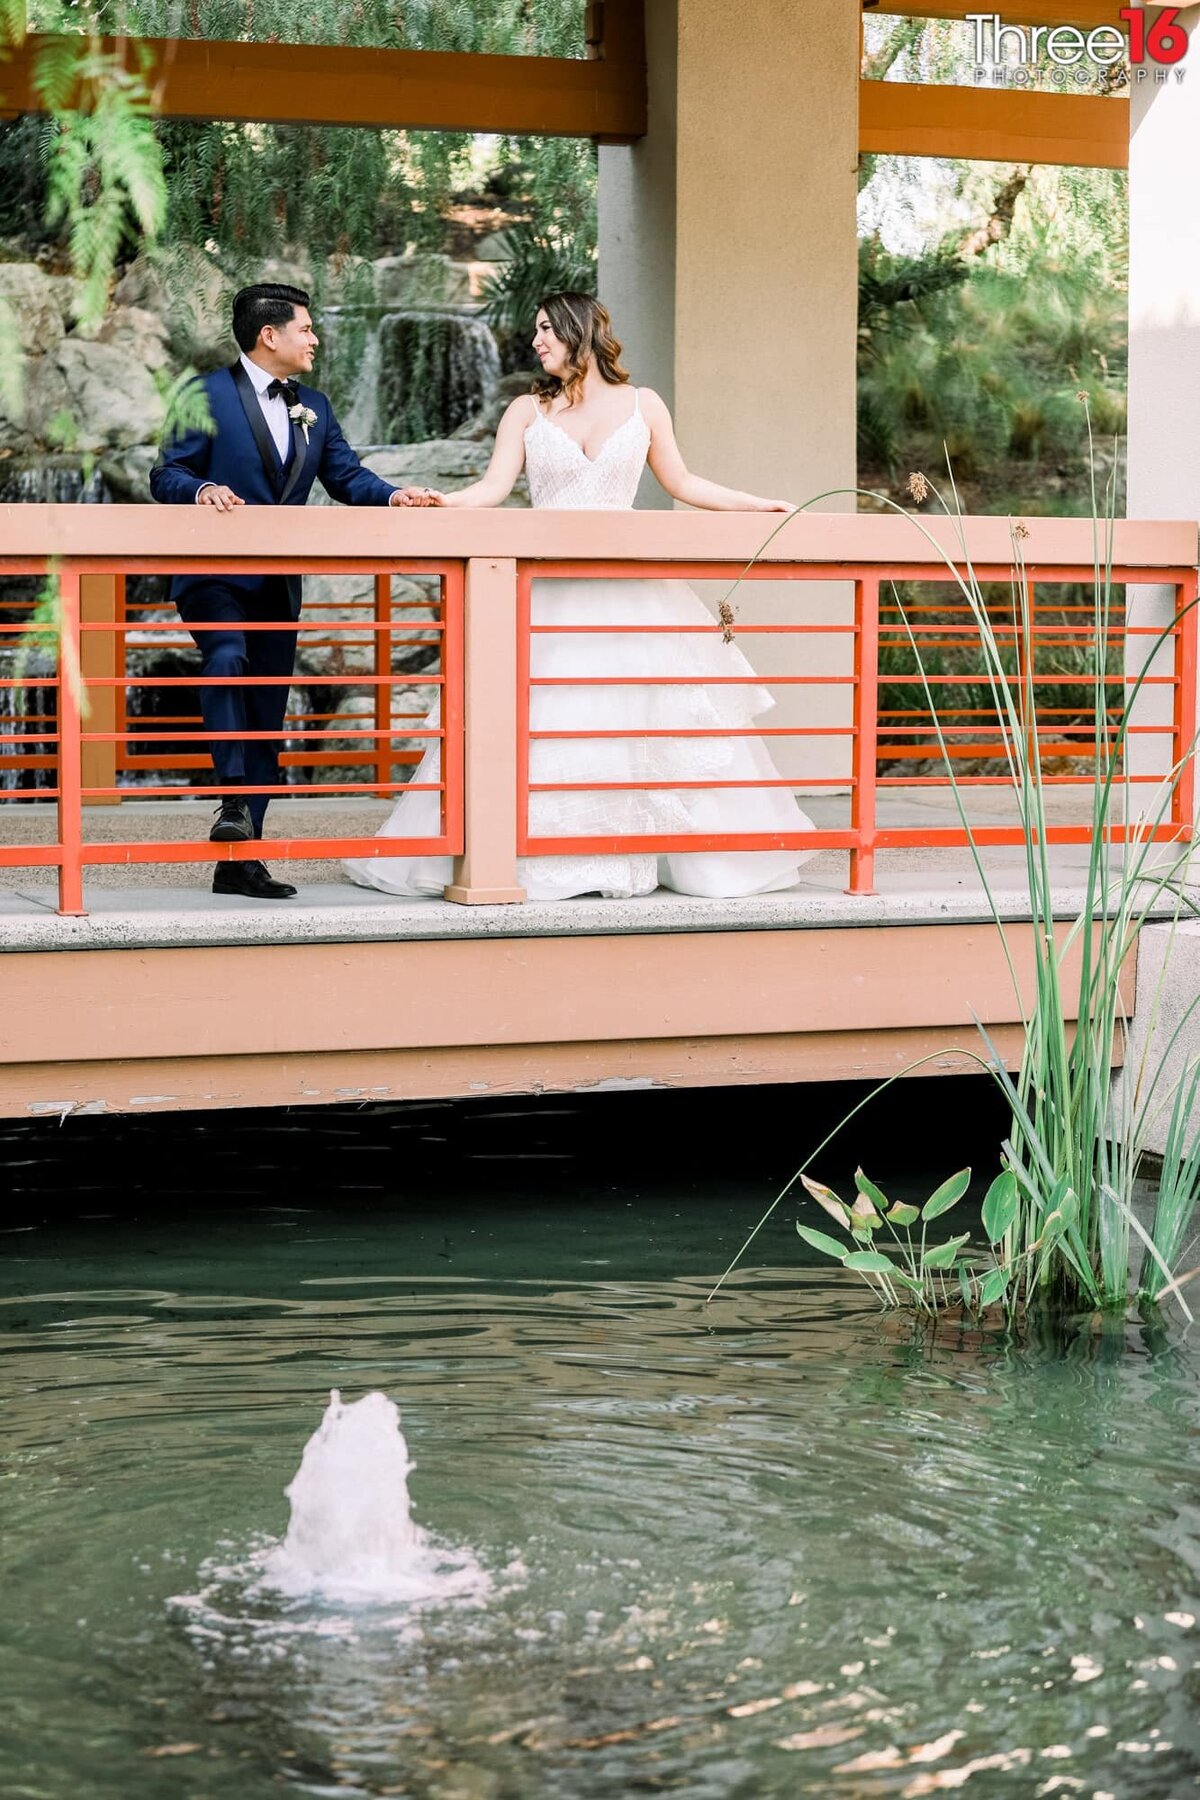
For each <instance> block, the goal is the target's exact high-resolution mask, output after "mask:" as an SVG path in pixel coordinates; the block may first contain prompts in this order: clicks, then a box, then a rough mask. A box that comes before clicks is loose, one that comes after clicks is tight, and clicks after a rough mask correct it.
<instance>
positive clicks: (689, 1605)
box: [0, 1089, 1200, 1800]
mask: <svg viewBox="0 0 1200 1800" xmlns="http://www.w3.org/2000/svg"><path fill="white" fill-rule="evenodd" d="M943 1091H944V1092H948V1091H949V1089H946V1090H943ZM639 1098H640V1099H641V1100H643V1101H644V1102H645V1104H644V1105H642V1107H641V1109H640V1111H639V1110H637V1109H634V1110H632V1111H631V1110H630V1108H629V1107H628V1106H627V1107H625V1109H624V1110H623V1111H621V1110H620V1109H618V1110H617V1111H615V1112H609V1113H604V1112H600V1113H594V1114H592V1115H591V1116H590V1119H589V1122H588V1129H587V1131H586V1132H584V1133H582V1134H581V1133H580V1132H579V1131H578V1130H576V1123H577V1115H576V1114H573V1113H572V1110H571V1108H569V1107H561V1106H560V1107H558V1108H547V1109H542V1110H541V1111H538V1110H537V1109H533V1110H531V1109H530V1108H529V1107H528V1105H526V1106H525V1107H522V1106H520V1105H517V1104H515V1103H514V1105H513V1107H512V1108H511V1109H508V1110H507V1111H506V1110H505V1109H491V1110H490V1111H489V1110H488V1109H482V1110H478V1111H477V1112H476V1113H474V1114H470V1115H464V1114H462V1113H461V1112H459V1111H456V1110H455V1109H452V1108H446V1109H437V1108H432V1109H424V1110H423V1111H422V1112H421V1113H420V1114H413V1115H408V1114H396V1115H394V1116H393V1117H392V1118H391V1119H390V1120H389V1119H388V1118H386V1117H383V1118H381V1117H379V1116H375V1117H374V1118H372V1119H371V1120H370V1121H368V1120H365V1119H364V1118H362V1117H358V1118H355V1117H353V1116H351V1117H349V1118H347V1116H346V1115H338V1116H337V1117H336V1118H334V1117H333V1116H332V1115H331V1116H327V1118H326V1119H325V1120H324V1121H314V1119H313V1116H312V1115H308V1116H307V1117H306V1118H304V1119H302V1120H292V1121H285V1120H279V1121H275V1122H273V1123H270V1124H264V1123H263V1122H262V1121H255V1120H252V1119H247V1120H243V1121H234V1122H232V1123H227V1124H226V1125H225V1126H217V1125H215V1124H211V1123H210V1124H200V1123H197V1122H195V1121H193V1122H190V1123H188V1124H186V1125H185V1126H180V1127H174V1128H173V1127H171V1125H170V1123H169V1122H165V1123H164V1122H163V1121H157V1122H152V1121H149V1120H146V1121H141V1122H140V1123H139V1125H138V1126H137V1127H136V1129H135V1128H134V1127H129V1128H127V1129H122V1130H120V1131H118V1129H117V1127H116V1125H115V1124H113V1125H110V1122H107V1121H102V1120H101V1121H87V1122H86V1125H87V1128H88V1130H87V1132H86V1133H85V1132H84V1130H83V1123H84V1122H80V1128H79V1130H75V1129H74V1127H73V1126H72V1124H71V1122H68V1123H67V1125H65V1126H64V1127H63V1128H62V1129H61V1130H59V1128H58V1127H57V1126H55V1127H52V1128H45V1129H39V1132H38V1133H36V1134H34V1135H33V1136H22V1135H21V1133H20V1132H18V1131H16V1130H13V1131H10V1132H9V1133H8V1135H7V1137H6V1138H5V1139H4V1141H3V1142H2V1143H0V1161H2V1162H3V1163H4V1168H5V1175H6V1180H7V1184H8V1186H9V1189H10V1204H9V1208H8V1219H7V1228H6V1230H5V1232H4V1235H3V1238H2V1239H0V1244H2V1247H3V1250H4V1271H3V1289H2V1291H0V1301H2V1304H0V1321H2V1325H0V1329H2V1331H3V1347H4V1350H5V1352H6V1354H5V1355H4V1357H3V1361H2V1362H0V1382H2V1394H0V1399H2V1404H3V1418H4V1421H5V1423H4V1434H3V1471H2V1473H3V1476H4V1480H3V1485H2V1488H0V1492H2V1494H3V1550H2V1555H3V1608H2V1615H0V1695H2V1696H3V1723H2V1725H0V1740H2V1742H0V1793H2V1794H3V1795H4V1796H5V1800H33V1797H37V1800H42V1797H53V1800H76V1797H80V1800H92V1797H96V1800H109V1797H110V1796H111V1797H114V1800H115V1797H116V1796H120V1797H121V1800H158V1797H160V1796H162V1797H164V1800H165V1797H167V1796H169V1797H171V1800H268V1797H269V1796H277V1795H279V1794H280V1793H281V1792H284V1793H286V1792H288V1791H292V1792H295V1793H296V1794H298V1795H314V1796H316V1795H336V1796H339V1797H343V1796H347V1795H372V1796H373V1795H405V1796H412V1797H413V1800H539V1797H542V1796H547V1797H549V1796H555V1797H558V1796H563V1797H565V1800H591V1797H592V1796H625V1795H642V1794H657V1793H664V1794H673V1795H682V1796H695V1797H697V1800H700V1797H705V1800H707V1797H710V1796H711V1797H712V1800H717V1797H721V1800H727V1797H733V1796H736V1797H738V1800H741V1797H745V1800H757V1797H759V1796H774V1795H780V1796H785V1795H786V1796H792V1795H804V1794H813V1795H821V1796H830V1797H831V1800H851V1797H853V1800H858V1797H862V1800H866V1797H868V1796H876V1795H898V1796H919V1795H925V1794H936V1793H940V1792H943V1791H946V1792H965V1793H966V1794H967V1795H968V1796H969V1800H987V1797H988V1796H992V1795H996V1796H1009V1795H1012V1796H1033V1795H1051V1794H1059V1795H1072V1794H1082V1795H1085V1796H1089V1797H1091V1800H1098V1797H1100V1796H1106V1795H1111V1796H1113V1800H1131V1797H1133V1796H1154V1797H1156V1800H1157V1797H1169V1796H1175V1795H1178V1794H1185V1793H1190V1792H1192V1791H1194V1790H1195V1789H1196V1788H1197V1787H1198V1786H1200V1717H1198V1713H1197V1705H1196V1701H1197V1694H1198V1690H1200V1679H1198V1674H1197V1646H1198V1644H1200V1632H1198V1627H1197V1623H1196V1621H1197V1619H1198V1618H1200V1481H1198V1477H1200V1381H1198V1376H1200V1350H1198V1347H1197V1344H1196V1343H1195V1342H1194V1341H1193V1340H1192V1339H1189V1338H1188V1337H1186V1336H1185V1335H1183V1333H1182V1332H1180V1331H1175V1330H1172V1331H1170V1332H1169V1333H1166V1334H1160V1335H1158V1336H1154V1335H1152V1334H1150V1333H1148V1332H1146V1331H1144V1330H1143V1329H1142V1328H1141V1327H1139V1326H1137V1325H1131V1326H1130V1327H1128V1328H1127V1329H1126V1330H1125V1331H1123V1332H1122V1331H1118V1332H1117V1333H1116V1334H1113V1333H1109V1334H1107V1335H1100V1334H1087V1335H1081V1336H1079V1337H1077V1338H1075V1339H1073V1340H1071V1341H1065V1342H1064V1341H1059V1342H1057V1343H1053V1344H1052V1343H1038V1344H1033V1345H1030V1344H1026V1345H1024V1346H1023V1347H1020V1348H1016V1347H1013V1346H1012V1345H1010V1344H1007V1343H1005V1342H1004V1341H1003V1339H1002V1338H1000V1337H998V1336H996V1335H981V1334H980V1333H979V1332H978V1331H977V1330H974V1329H970V1330H962V1329H960V1328H959V1326H958V1325H957V1323H955V1324H951V1325H943V1326H942V1327H941V1328H940V1329H939V1330H938V1332H937V1333H936V1335H933V1336H930V1335H929V1334H928V1333H919V1332H914V1330H913V1328H912V1327H911V1326H910V1325H909V1324H908V1323H906V1322H905V1321H902V1320H899V1319H896V1318H889V1317H885V1316H883V1315H881V1314H880V1313H879V1311H878V1310H877V1308H876V1306H875V1304H874V1301H873V1300H872V1298H871V1296H870V1295H869V1294H868V1293H867V1292H866V1291H865V1290H864V1289H863V1288H862V1287H861V1286H859V1285H857V1284H856V1283H854V1282H853V1281H852V1280H851V1279H850V1278H849V1277H847V1276H845V1275H844V1274H842V1273H841V1272H840V1271H837V1270H831V1269H830V1267H829V1266H828V1265H823V1266H820V1267H817V1266H814V1265H813V1262H812V1260H811V1259H810V1260H809V1261H807V1262H806V1260H805V1259H806V1256H807V1255H808V1253H806V1252H805V1251H804V1248H803V1246H802V1245H801V1243H800V1241H799V1240H798V1239H797V1238H796V1236H795V1232H794V1229H793V1222H794V1219H795V1216H796V1211H795V1208H793V1207H790V1206H789V1207H785V1208H784V1209H783V1210H782V1212H781V1215H780V1217H779V1220H778V1222H777V1224H774V1225H773V1226H772V1227H771V1228H770V1229H769V1230H768V1231H767V1232H765V1233H764V1235H763V1239H762V1240H761V1241H760V1246H759V1250H760V1254H758V1255H757V1256H756V1257H755V1258H754V1259H753V1260H752V1261H751V1262H750V1263H748V1265H747V1266H746V1268H744V1269H743V1270H742V1271H741V1272H740V1273H739V1274H738V1275H737V1276H736V1277H735V1278H734V1279H733V1280H732V1282H731V1284H730V1286H729V1287H728V1289H727V1290H726V1291H725V1292H724V1293H722V1294H721V1295H720V1296H719V1297H718V1298H717V1300H716V1301H714V1302H713V1303H712V1304H711V1305H708V1304H706V1294H707V1291H708V1289H709V1287H710V1285H711V1282H712V1279H713V1278H714V1277H715V1276H716V1275H717V1274H718V1273H719V1272H720V1270H721V1268H722V1266H723V1265H724V1263H725V1261H726V1260H727V1259H728V1257H729V1256H730V1255H731V1254H732V1252H733V1250H734V1249H735V1248H736V1247H737V1244H738V1242H739V1241H740V1239H741V1237H742V1236H743V1235H744V1233H745V1230H746V1229H747V1227H748V1225H749V1224H751V1223H752V1222H753V1220H754V1219H755V1217H756V1216H757V1214H758V1212H759V1211H761V1210H762V1203H763V1200H764V1196H765V1197H768V1198H769V1195H770V1191H771V1187H770V1178H772V1177H773V1176H775V1175H776V1174H778V1173H779V1172H781V1171H780V1170H779V1169H777V1168H776V1167H775V1164H776V1163H779V1162H781V1161H783V1162H786V1156H785V1155H784V1153H783V1149H782V1148H781V1146H782V1145H784V1144H785V1143H786V1142H790V1141H791V1140H792V1139H796V1140H797V1141H799V1139H800V1138H802V1137H804V1136H805V1130H804V1129H803V1126H804V1121H803V1120H799V1119H796V1118H794V1117H793V1118H791V1119H790V1120H785V1121H783V1122H782V1123H780V1121H778V1120H776V1121H775V1122H774V1124H773V1125H772V1132H773V1134H774V1135H773V1136H772V1135H771V1133H766V1134H765V1135H764V1132H763V1131H762V1130H760V1129H759V1127H760V1126H762V1125H763V1122H764V1118H765V1115H764V1114H763V1113H762V1111H761V1109H762V1107H763V1106H764V1105H765V1104H766V1103H765V1102H764V1101H762V1100H761V1099H760V1100H759V1101H758V1102H757V1103H756V1104H757V1105H758V1106H759V1108H760V1111H759V1113H758V1114H755V1115H753V1116H751V1115H750V1114H747V1113H745V1112H744V1111H743V1112H741V1113H739V1111H738V1109H737V1107H736V1105H726V1104H725V1102H724V1101H722V1100H721V1099H720V1098H719V1097H708V1098H706V1099H705V1100H703V1102H694V1103H693V1104H692V1106H691V1108H690V1111H689V1112H688V1113H687V1114H686V1117H685V1116H684V1115H683V1114H678V1113H677V1114H671V1112H670V1109H667V1110H666V1111H665V1112H655V1111H654V1110H653V1107H652V1102H653V1099H654V1097H653V1096H643V1097H639ZM597 1121H599V1124H598V1125H597ZM106 1129H107V1130H108V1131H109V1132H110V1134H112V1135H110V1136H109V1137H106V1136H105V1131H106ZM172 1130H175V1131H176V1132H177V1134H178V1135H176V1136H174V1137H172V1136H171V1135H170V1134H171V1132H172ZM656 1131H657V1133H658V1136H657V1138H656V1137H655V1136H654V1134H655V1132H656ZM685 1133H690V1134H691V1137H690V1140H689V1139H688V1137H687V1136H686V1135H685ZM704 1134H707V1135H708V1137H709V1139H710V1140H711V1141H712V1142H713V1143H714V1144H716V1146H717V1148H716V1149H715V1150H714V1151H711V1152H705V1153H703V1154H701V1153H699V1152H698V1151H697V1152H695V1153H691V1154H689V1150H688V1142H689V1141H691V1142H692V1143H694V1144H700V1145H702V1144H703V1143H704V1141H705V1137H704ZM739 1135H741V1136H743V1137H744V1138H745V1139H746V1141H747V1142H748V1143H751V1142H752V1143H753V1144H754V1145H755V1148H754V1149H753V1150H749V1149H748V1150H747V1151H746V1152H745V1153H744V1154H742V1153H739V1152H738V1150H737V1144H738V1139H739ZM766 1139H770V1141H769V1142H767V1141H766ZM950 1166H953V1165H952V1164H945V1163H943V1162H942V1160H941V1159H940V1158H939V1160H938V1163H937V1166H936V1168H934V1169H933V1170H932V1172H931V1175H930V1178H929V1182H928V1185H932V1184H933V1182H935V1181H936V1180H937V1179H940V1178H941V1176H942V1175H944V1174H946V1173H948V1172H949V1167H950ZM689 1169H690V1170H691V1172H690V1173H689V1172H687V1171H688V1170H689ZM631 1171H632V1172H631ZM643 1171H644V1173H643ZM782 1172H783V1173H786V1172H787V1170H786V1168H785V1169H783V1170H782ZM878 1172H879V1174H880V1175H881V1176H882V1175H883V1173H884V1172H885V1171H884V1170H883V1169H882V1168H879V1170H878ZM920 1185H921V1184H920V1182H919V1181H917V1179H916V1177H915V1176H913V1177H911V1178H909V1179H908V1180H906V1181H903V1182H899V1183H897V1184H896V1190H897V1192H901V1191H903V1192H905V1193H916V1194H918V1197H919V1190H920ZM334 1387H337V1388H340V1389H341V1390H342V1392H343V1395H344V1396H345V1397H346V1398H347V1399H354V1398H357V1397H358V1396H359V1395H360V1394H362V1393H365V1392H367V1391H368V1390H371V1389H380V1390H383V1391H384V1392H386V1393H387V1394H389V1395H390V1396H391V1397H392V1398H393V1399H395V1400H396V1401H397V1402H398V1404H399V1406H400V1409H401V1413H402V1418H403V1427H404V1431H405V1433H406V1436H407V1439H408V1444H409V1449H410V1452H411V1454H412V1456H413V1459H414V1461H415V1464H416V1468H415V1472H414V1473H413V1475H412V1477H411V1480H410V1490H411V1494H412V1499H413V1507H414V1516H415V1517H416V1519H417V1520H418V1521H419V1522H420V1523H421V1524H422V1525H423V1526H424V1527H426V1528H427V1529H429V1530H430V1531H431V1532H432V1533H433V1534H434V1535H435V1536H436V1537H437V1538H439V1539H440V1540H442V1541H443V1542H445V1543H446V1544H447V1545H451V1546H456V1547H459V1548H464V1547H466V1548H470V1550H472V1551H473V1552H474V1555H475V1557H476V1558H477V1560H478V1562H479V1563H480V1564H481V1565H482V1566H483V1567H484V1569H485V1570H487V1571H488V1573H489V1574H490V1575H491V1577H492V1582H493V1589H492V1593H491V1595H490V1597H489V1598H488V1599H487V1600H486V1601H485V1602H484V1603H483V1604H477V1603H476V1604H471V1603H469V1602H459V1601H454V1600H445V1601H442V1602H440V1603H434V1604H430V1605H428V1606H423V1607H415V1608H414V1607H407V1608H406V1607H401V1606H397V1605H395V1604H392V1605H386V1604H385V1605H380V1606H376V1607H356V1606H351V1605H347V1604H340V1603H337V1602H334V1601H320V1600H314V1599H310V1598H304V1597H300V1598H295V1597H293V1598H284V1597H282V1596H280V1595H278V1594H272V1593H271V1592H270V1591H269V1590H265V1589H264V1588H263V1587H262V1585H261V1583H260V1582H258V1581H257V1579H256V1573H257V1568H258V1563H257V1561H256V1559H259V1558H261V1555H262V1553H263V1551H264V1550H265V1549H266V1548H267V1547H268V1546H269V1545H270V1544H271V1543H273V1542H277V1541H278V1539H279V1538H280V1537H281V1535H282V1533H283V1532H284V1530H285V1529H286V1525H287V1516H288V1514H287V1502H286V1501H285V1499H284V1497H283V1488H284V1486H285V1485H286V1483H287V1482H288V1481H289V1480H290V1478H291V1476H292V1475H293V1473H294V1472H295V1469H296V1466H297V1464H298V1462H299V1458H300V1453H301V1450H302V1449H303V1447H304V1444H305V1441H306V1439H307V1438H308V1436H309V1434H310V1433H311V1432H312V1430H313V1429H314V1428H315V1426H316V1425H317V1423H318V1421H319V1419H320V1416H321V1413H322V1410H323V1408H324V1406H325V1404H326V1402H327V1399H328V1394H329V1390H330V1389H331V1388H334Z"/></svg>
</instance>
